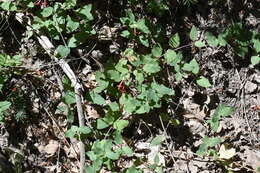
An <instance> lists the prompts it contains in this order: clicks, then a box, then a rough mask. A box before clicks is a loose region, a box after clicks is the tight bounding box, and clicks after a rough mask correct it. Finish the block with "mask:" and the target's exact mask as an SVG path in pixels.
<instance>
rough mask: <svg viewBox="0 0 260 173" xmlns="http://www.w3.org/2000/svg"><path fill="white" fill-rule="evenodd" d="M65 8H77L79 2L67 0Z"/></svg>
mask: <svg viewBox="0 0 260 173" xmlns="http://www.w3.org/2000/svg"><path fill="white" fill-rule="evenodd" d="M65 2H66V3H65V4H66V5H65V8H66V9H71V8H73V7H75V6H76V4H77V0H65Z"/></svg>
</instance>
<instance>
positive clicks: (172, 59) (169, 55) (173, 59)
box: [164, 49, 181, 66]
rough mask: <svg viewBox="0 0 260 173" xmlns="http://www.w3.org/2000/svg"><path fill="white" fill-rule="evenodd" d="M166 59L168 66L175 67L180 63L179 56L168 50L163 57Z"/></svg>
mask: <svg viewBox="0 0 260 173" xmlns="http://www.w3.org/2000/svg"><path fill="white" fill-rule="evenodd" d="M164 58H165V59H166V63H167V64H169V65H170V66H176V65H177V64H178V63H179V62H181V55H180V54H176V52H175V51H174V50H171V49H168V50H167V51H166V53H165V55H164Z"/></svg>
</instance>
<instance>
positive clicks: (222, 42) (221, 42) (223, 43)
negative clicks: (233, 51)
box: [218, 34, 227, 46]
mask: <svg viewBox="0 0 260 173" xmlns="http://www.w3.org/2000/svg"><path fill="white" fill-rule="evenodd" d="M218 43H219V45H220V46H226V45H227V41H226V39H225V35H224V34H219V35H218Z"/></svg>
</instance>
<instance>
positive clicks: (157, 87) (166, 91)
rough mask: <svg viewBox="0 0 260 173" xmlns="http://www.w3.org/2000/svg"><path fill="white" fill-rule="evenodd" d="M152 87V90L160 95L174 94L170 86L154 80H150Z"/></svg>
mask: <svg viewBox="0 0 260 173" xmlns="http://www.w3.org/2000/svg"><path fill="white" fill-rule="evenodd" d="M151 85H152V88H153V89H154V90H156V91H157V92H158V93H159V94H160V95H161V96H164V95H174V90H172V89H171V88H168V87H166V86H164V85H159V84H158V83H156V82H152V84H151Z"/></svg>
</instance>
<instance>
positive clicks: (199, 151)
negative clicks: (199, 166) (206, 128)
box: [196, 143, 208, 156]
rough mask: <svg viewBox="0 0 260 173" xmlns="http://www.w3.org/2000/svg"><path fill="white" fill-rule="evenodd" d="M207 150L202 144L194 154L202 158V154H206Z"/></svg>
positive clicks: (205, 145)
mask: <svg viewBox="0 0 260 173" xmlns="http://www.w3.org/2000/svg"><path fill="white" fill-rule="evenodd" d="M207 149H208V146H207V144H205V143H202V144H201V145H200V147H199V149H198V151H197V152H196V154H198V155H199V156H203V155H204V154H206V152H207Z"/></svg>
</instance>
